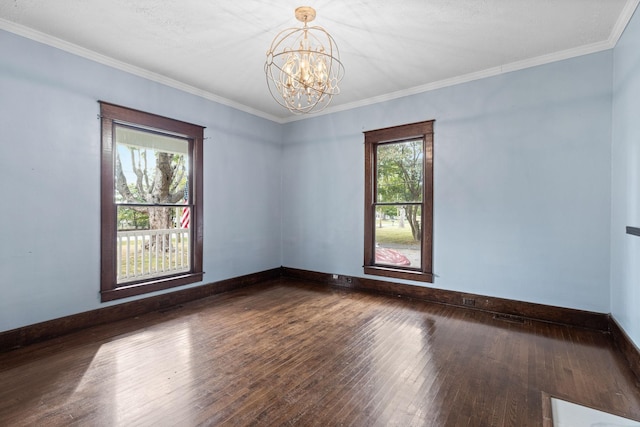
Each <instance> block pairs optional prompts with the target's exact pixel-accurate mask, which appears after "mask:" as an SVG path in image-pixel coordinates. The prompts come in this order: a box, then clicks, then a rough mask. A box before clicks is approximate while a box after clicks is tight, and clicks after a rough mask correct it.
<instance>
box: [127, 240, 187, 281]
mask: <svg viewBox="0 0 640 427" xmlns="http://www.w3.org/2000/svg"><path fill="white" fill-rule="evenodd" d="M116 247H117V248H118V269H117V271H118V283H123V282H133V281H136V280H142V279H148V278H153V277H159V276H166V275H168V274H174V273H181V272H187V271H190V270H191V265H190V264H191V250H190V247H191V245H190V244H189V229H185V228H173V229H168V230H135V231H119V232H118V237H117V245H116Z"/></svg>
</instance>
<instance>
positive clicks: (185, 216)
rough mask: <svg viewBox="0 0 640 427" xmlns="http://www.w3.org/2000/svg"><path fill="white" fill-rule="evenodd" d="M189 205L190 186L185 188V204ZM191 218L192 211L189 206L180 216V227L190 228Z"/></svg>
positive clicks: (183, 209)
mask: <svg viewBox="0 0 640 427" xmlns="http://www.w3.org/2000/svg"><path fill="white" fill-rule="evenodd" d="M188 203H189V184H188V183H187V184H186V185H185V186H184V204H185V205H186V204H188ZM190 216H191V209H189V207H188V206H185V207H184V208H182V215H181V216H180V227H182V228H189V218H190Z"/></svg>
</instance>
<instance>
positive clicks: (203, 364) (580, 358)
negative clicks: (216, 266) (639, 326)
mask: <svg viewBox="0 0 640 427" xmlns="http://www.w3.org/2000/svg"><path fill="white" fill-rule="evenodd" d="M543 392H544V393H548V394H550V395H552V396H556V397H560V398H565V399H567V400H570V401H573V402H576V403H580V404H583V405H587V406H591V407H594V408H596V409H600V410H604V411H607V412H613V413H615V414H618V415H622V416H625V417H630V418H636V419H640V386H639V385H638V382H637V380H636V378H635V377H634V375H633V374H632V372H631V370H630V369H629V368H628V366H627V364H626V363H625V361H624V359H623V358H622V356H621V355H620V353H618V352H617V351H616V350H615V349H614V347H613V344H612V341H611V337H610V336H609V335H608V334H605V333H602V332H596V331H592V330H586V329H579V328H569V327H563V326H557V325H552V324H547V323H539V322H531V321H526V322H525V323H518V322H510V321H505V320H497V319H494V318H493V317H492V316H491V314H489V313H485V312H480V311H475V310H469V309H462V308H455V307H450V306H445V305H438V304H431V303H426V302H420V301H411V300H406V299H393V298H389V297H384V296H377V295H372V294H366V293H357V292H348V291H344V290H337V289H326V288H321V287H315V286H314V285H310V284H305V283H302V282H299V281H294V280H287V279H279V280H276V281H274V282H271V283H269V284H264V285H257V286H253V287H249V288H245V289H242V290H238V291H232V292H229V293H226V294H221V295H217V296H214V297H210V298H205V299H202V300H198V301H194V302H191V303H188V304H184V305H183V306H179V307H176V308H173V309H170V310H167V311H164V312H156V313H151V314H147V315H144V316H139V317H136V318H132V319H129V320H126V321H119V322H114V323H111V324H108V325H103V326H98V327H93V328H90V329H86V330H84V331H80V332H77V333H73V334H69V335H66V336H63V337H60V338H56V339H52V340H49V341H46V342H42V343H39V344H33V345H31V346H27V347H24V348H21V349H18V350H14V351H10V352H6V353H3V354H0V425H2V426H13V425H16V426H21V425H25V426H26V425H28V426H49V425H65V426H66V425H90V426H118V425H122V426H136V425H145V426H146V425H149V426H161V425H172V426H173V425H176V426H191V425H260V426H263V425H295V426H312V425H318V426H331V425H353V426H393V425H396V426H540V425H542V414H543V412H542V400H543V398H542V394H543Z"/></svg>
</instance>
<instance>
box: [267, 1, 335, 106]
mask: <svg viewBox="0 0 640 427" xmlns="http://www.w3.org/2000/svg"><path fill="white" fill-rule="evenodd" d="M295 15H296V18H297V19H298V21H300V22H302V23H303V24H304V26H303V27H302V28H287V29H286V30H283V31H281V32H280V33H278V35H277V36H276V37H275V39H274V40H273V42H272V43H271V47H270V48H269V50H268V51H267V61H266V62H265V65H264V70H265V74H266V76H267V85H268V87H269V91H270V92H271V96H273V98H274V99H275V100H276V101H277V102H278V103H279V104H280V105H282V106H283V107H285V108H287V109H288V110H289V111H291V112H292V113H295V114H305V113H312V112H318V111H322V110H323V109H325V108H326V107H327V105H329V102H331V99H332V98H333V96H334V95H337V94H339V93H340V88H339V87H338V83H339V82H340V80H342V76H343V75H344V66H343V65H342V62H340V53H339V52H338V46H337V45H336V42H335V40H334V39H333V37H331V35H330V34H329V33H328V32H327V31H326V30H325V29H324V28H322V27H318V26H313V27H309V26H308V25H307V24H308V23H309V22H311V21H313V20H314V19H315V16H316V11H315V10H314V9H313V8H312V7H308V6H302V7H299V8H297V9H296V11H295Z"/></svg>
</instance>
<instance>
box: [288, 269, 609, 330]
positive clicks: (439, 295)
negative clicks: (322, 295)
mask: <svg viewBox="0 0 640 427" xmlns="http://www.w3.org/2000/svg"><path fill="white" fill-rule="evenodd" d="M282 274H283V276H284V277H290V278H294V279H299V280H307V281H311V282H315V283H320V284H324V285H327V286H336V287H341V288H348V289H353V290H359V291H368V292H375V293H379V294H384V295H392V296H396V297H402V298H413V299H419V300H423V301H429V302H435V303H439V304H448V305H454V306H459V307H464V308H470V309H475V310H482V311H488V312H492V313H498V314H503V315H509V316H519V317H522V318H527V319H532V320H538V321H543V322H551V323H557V324H562V325H569V326H577V327H582V328H589V329H595V330H599V331H604V332H606V331H609V315H608V314H604V313H595V312H590V311H583V310H576V309H572V308H564V307H555V306H550V305H544V304H535V303H530V302H523V301H515V300H509V299H504V298H495V297H487V296H483V295H476V294H469V293H465V292H457V291H449V290H442V289H435V288H430V287H425V286H415V285H406V284H401V283H394V282H387V281H383V280H375V279H368V278H362V277H348V276H338V278H337V279H334V278H333V277H332V275H331V274H328V273H319V272H315V271H308V270H300V269H296V268H288V267H282Z"/></svg>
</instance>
